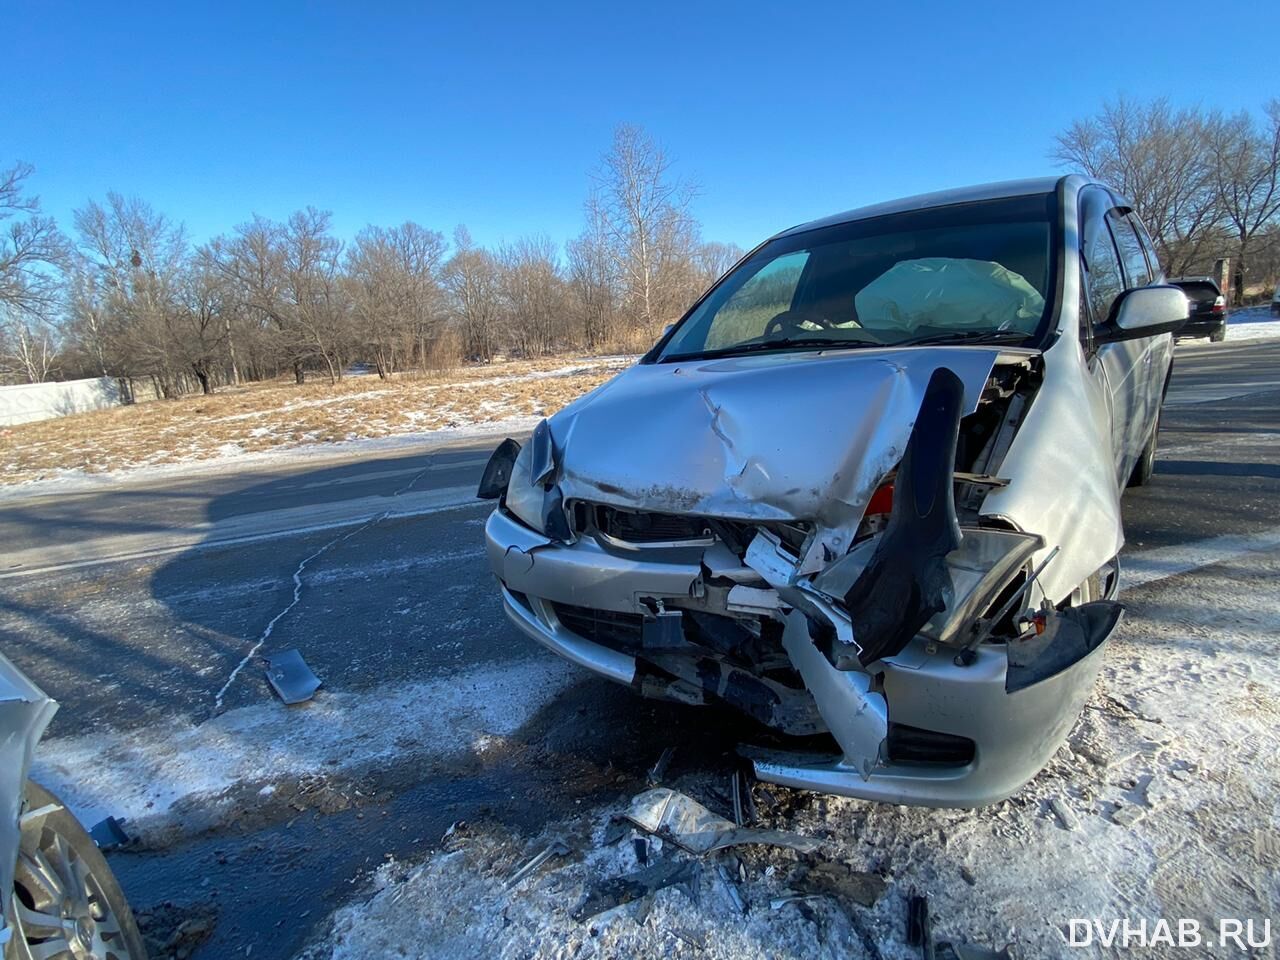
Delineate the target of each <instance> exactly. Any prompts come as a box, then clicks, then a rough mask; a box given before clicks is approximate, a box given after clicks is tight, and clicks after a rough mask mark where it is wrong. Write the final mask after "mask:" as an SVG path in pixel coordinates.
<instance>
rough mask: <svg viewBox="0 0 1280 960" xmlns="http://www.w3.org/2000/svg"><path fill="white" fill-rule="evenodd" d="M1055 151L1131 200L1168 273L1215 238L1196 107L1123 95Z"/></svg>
mask: <svg viewBox="0 0 1280 960" xmlns="http://www.w3.org/2000/svg"><path fill="white" fill-rule="evenodd" d="M1054 156H1055V158H1056V159H1057V160H1058V161H1059V162H1061V163H1062V164H1064V165H1066V166H1068V167H1074V168H1076V169H1078V170H1081V171H1082V172H1084V173H1087V174H1088V175H1090V176H1092V177H1096V178H1098V179H1099V180H1102V181H1104V182H1105V183H1107V184H1109V185H1110V186H1113V187H1115V188H1116V189H1118V190H1119V191H1120V192H1121V193H1122V194H1124V195H1125V196H1126V197H1128V198H1129V199H1130V200H1131V201H1132V202H1133V204H1134V206H1135V208H1136V209H1137V213H1138V216H1139V217H1140V218H1141V220H1142V222H1143V223H1144V224H1145V225H1146V227H1147V229H1148V230H1149V231H1150V232H1151V236H1152V239H1153V240H1154V241H1155V243H1156V246H1157V248H1158V252H1159V253H1160V257H1161V260H1162V261H1163V262H1164V265H1165V267H1166V268H1167V269H1168V271H1169V272H1170V273H1171V274H1180V273H1184V272H1185V271H1186V270H1187V268H1188V267H1189V266H1190V265H1191V264H1193V263H1195V262H1196V261H1197V260H1198V259H1200V258H1201V257H1202V255H1203V250H1204V248H1205V246H1206V244H1213V243H1215V242H1216V241H1217V239H1218V230H1217V228H1218V225H1219V223H1220V222H1221V220H1222V207H1221V203H1220V198H1219V193H1218V190H1217V189H1216V186H1215V182H1214V164H1213V158H1212V151H1211V149H1210V145H1209V131H1208V124H1207V122H1206V120H1205V118H1204V116H1203V115H1202V113H1201V112H1200V111H1199V110H1196V109H1183V110H1174V109H1173V108H1172V107H1171V106H1170V105H1169V103H1168V101H1167V100H1163V99H1160V100H1154V101H1152V102H1151V103H1148V104H1137V103H1134V102H1132V101H1129V100H1125V99H1123V98H1121V99H1119V100H1117V101H1115V102H1114V103H1108V104H1106V105H1105V106H1104V107H1103V109H1102V111H1101V112H1100V113H1099V114H1098V115H1097V116H1096V117H1089V118H1087V119H1083V120H1077V121H1075V123H1073V124H1072V125H1071V126H1070V127H1069V128H1068V129H1067V130H1066V131H1064V132H1063V133H1060V134H1058V136H1057V148H1056V150H1055V152H1054Z"/></svg>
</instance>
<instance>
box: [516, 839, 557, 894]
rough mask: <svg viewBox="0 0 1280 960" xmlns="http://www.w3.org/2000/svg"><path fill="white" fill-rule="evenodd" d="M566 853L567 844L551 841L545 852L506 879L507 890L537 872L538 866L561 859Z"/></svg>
mask: <svg viewBox="0 0 1280 960" xmlns="http://www.w3.org/2000/svg"><path fill="white" fill-rule="evenodd" d="M568 853H569V845H568V844H566V843H565V842H564V841H563V840H558V839H557V840H552V841H551V843H550V844H549V845H548V846H547V848H546V849H545V850H543V851H542V852H541V853H539V854H538V855H537V856H535V857H534V858H533V859H532V860H530V861H529V862H528V863H526V864H525V865H524V866H523V867H521V868H520V869H519V870H517V871H516V872H515V873H513V874H512V875H511V876H510V877H508V878H507V882H506V886H507V889H510V888H512V887H514V886H515V885H516V884H517V883H519V882H520V881H521V880H523V879H524V878H525V877H527V876H528V875H529V874H531V873H533V871H535V870H537V869H538V868H539V867H540V866H542V865H543V864H544V863H546V862H547V861H548V860H550V859H551V858H552V857H563V856H566V855H567V854H568Z"/></svg>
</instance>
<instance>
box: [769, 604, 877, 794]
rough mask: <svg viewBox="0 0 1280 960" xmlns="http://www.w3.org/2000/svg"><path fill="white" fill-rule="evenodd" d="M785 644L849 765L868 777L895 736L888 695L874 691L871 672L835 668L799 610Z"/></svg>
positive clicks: (789, 618) (791, 618)
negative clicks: (891, 737)
mask: <svg viewBox="0 0 1280 960" xmlns="http://www.w3.org/2000/svg"><path fill="white" fill-rule="evenodd" d="M782 645H783V647H785V648H786V651H787V654H788V655H789V656H790V657H791V662H792V663H793V664H795V667H796V669H797V670H798V671H799V672H800V676H801V677H803V678H804V685H805V686H806V687H807V688H808V689H809V692H810V693H811V694H813V699H814V700H815V701H816V702H817V704H818V710H819V711H820V712H821V713H822V718H823V719H824V720H825V721H826V722H827V726H828V727H829V728H830V730H831V735H832V736H833V737H835V739H836V743H838V744H840V749H841V750H843V751H844V756H845V762H846V763H848V764H849V765H850V766H851V767H852V768H853V769H855V770H857V771H858V773H859V774H860V775H861V776H862V778H863V779H864V780H865V779H867V778H868V777H870V776H871V771H872V770H874V769H875V768H876V767H877V766H878V765H879V764H880V762H881V760H882V756H881V750H882V748H883V746H884V741H885V738H886V737H887V736H888V735H889V709H888V705H887V704H886V702H885V698H884V696H883V695H882V694H880V693H875V692H873V691H872V690H871V677H870V676H869V675H867V674H866V673H863V672H862V671H860V670H847V671H846V670H837V669H836V668H835V667H834V666H832V665H831V662H830V661H829V660H828V659H827V657H826V656H825V655H824V654H823V653H822V652H821V651H820V650H819V649H818V648H817V646H816V645H815V644H814V641H813V637H812V635H811V633H810V630H809V622H808V620H807V619H806V618H805V616H804V614H803V613H801V612H800V611H798V610H795V611H792V612H791V613H789V614H787V616H786V625H785V627H784V628H783V631H782Z"/></svg>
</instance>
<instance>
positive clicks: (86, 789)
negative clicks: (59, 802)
mask: <svg viewBox="0 0 1280 960" xmlns="http://www.w3.org/2000/svg"><path fill="white" fill-rule="evenodd" d="M441 559H442V561H447V560H449V559H451V557H449V556H448V555H445V556H443V557H442V558H441ZM578 679H580V675H579V674H578V673H577V672H576V671H575V670H573V668H572V667H571V666H570V665H569V664H567V663H564V662H562V661H559V660H553V659H550V658H545V657H537V658H536V659H528V660H517V661H515V662H513V663H510V664H505V665H502V666H498V667H484V668H479V669H474V670H470V671H467V672H465V673H460V674H457V673H455V674H450V675H448V676H442V677H440V678H439V679H435V680H428V681H423V682H419V683H412V684H391V685H388V686H386V687H384V688H380V689H374V690H368V691H363V692H360V693H353V692H348V691H333V692H325V693H324V694H322V695H321V696H318V697H317V698H316V699H315V700H313V701H311V702H309V703H306V704H303V705H300V706H296V707H286V706H284V705H283V704H281V703H278V702H275V701H268V702H265V703H262V704H255V705H253V706H248V707H240V708H238V709H235V710H230V711H228V712H226V713H224V714H222V715H220V716H217V717H214V718H213V719H212V720H209V721H207V722H205V723H199V724H197V723H192V722H189V721H186V720H182V719H177V718H175V719H174V720H172V721H171V722H169V723H166V724H160V725H155V726H151V727H147V728H145V729H142V730H131V731H126V732H119V731H114V730H105V731H95V732H93V733H88V734H84V735H83V736H75V737H60V738H57V739H53V740H46V741H44V742H42V743H41V744H40V749H39V752H38V753H37V756H36V761H35V766H34V768H33V775H34V776H36V777H37V778H38V779H39V780H40V782H41V783H43V784H45V785H46V786H47V787H49V788H50V789H52V790H54V791H55V792H56V793H57V794H58V795H59V796H60V797H61V798H62V799H63V800H64V801H65V802H66V803H67V805H68V806H69V807H71V809H72V810H74V811H75V813H76V815H77V816H78V817H79V818H80V819H81V820H82V821H84V822H85V823H95V822H96V821H98V820H99V819H101V818H102V817H104V816H106V815H108V814H111V815H113V816H116V817H121V818H125V819H127V820H128V821H129V825H130V831H131V832H132V833H133V834H135V835H137V836H140V837H142V838H143V839H144V840H150V839H154V838H155V837H158V836H163V835H167V834H168V833H170V832H172V831H174V830H182V829H184V828H190V829H206V828H207V827H208V826H209V825H210V824H211V823H216V822H217V821H218V819H219V817H220V816H221V815H222V809H221V808H222V807H224V806H227V805H229V804H230V803H231V802H232V801H233V800H234V799H235V798H233V797H231V796H230V793H231V792H232V791H233V788H234V789H236V790H238V791H239V792H241V793H243V792H244V791H246V790H249V791H260V792H261V795H262V796H268V795H269V794H270V793H271V792H273V791H274V789H275V786H274V785H275V784H277V783H286V784H287V783H291V782H292V783H294V784H296V782H297V781H298V780H299V779H302V778H306V777H320V776H323V777H326V778H328V777H333V776H340V777H343V778H347V779H352V778H356V777H359V776H361V775H362V774H363V773H364V772H367V771H368V770H369V769H372V768H374V767H376V766H380V765H381V766H385V765H387V764H389V763H390V762H392V761H394V762H396V763H404V762H406V761H407V760H412V759H414V758H417V757H431V758H443V757H449V756H453V755H456V754H460V753H467V752H471V751H477V750H483V749H484V748H485V745H486V744H487V743H489V742H490V740H491V739H492V738H494V737H502V736H506V735H508V734H510V733H511V732H512V731H514V730H516V729H518V728H519V727H521V726H522V725H523V724H524V723H526V722H527V721H528V719H529V718H530V717H531V716H533V714H534V713H536V712H537V711H538V710H539V709H540V708H541V707H542V706H543V705H544V704H546V703H548V702H549V701H551V700H553V699H554V698H555V697H556V696H557V695H558V694H559V693H560V692H561V691H562V690H563V689H565V688H566V687H567V686H568V685H569V684H570V683H572V682H574V681H576V680H578ZM209 706H210V709H211V710H212V708H213V706H214V701H213V697H212V693H211V695H210V701H209ZM191 818H197V819H196V822H195V823H194V824H192V823H186V822H185V821H187V820H189V819H191Z"/></svg>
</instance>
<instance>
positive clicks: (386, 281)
mask: <svg viewBox="0 0 1280 960" xmlns="http://www.w3.org/2000/svg"><path fill="white" fill-rule="evenodd" d="M444 253H445V240H444V236H443V235H441V234H440V233H437V232H436V231H434V230H427V229H425V228H423V227H421V226H419V225H418V224H416V223H405V224H402V225H401V226H399V227H393V228H391V229H385V228H382V227H366V228H365V229H364V230H362V231H361V232H360V233H359V234H358V235H357V237H356V240H355V243H354V244H353V245H352V246H351V248H350V249H349V250H348V251H347V260H346V279H345V283H346V286H347V290H348V295H349V297H350V300H351V305H352V310H353V311H354V315H355V318H356V322H357V325H358V330H359V343H360V345H361V347H362V348H363V349H365V350H367V351H371V352H372V355H373V359H374V365H375V367H376V368H377V371H378V376H380V377H382V378H383V379H384V380H385V379H386V378H387V377H389V376H390V375H391V374H392V373H394V372H395V370H396V369H397V366H398V363H399V361H400V359H401V358H402V357H405V356H408V355H410V354H411V353H412V352H413V351H414V349H415V348H416V349H418V350H419V351H420V353H421V357H422V359H423V362H424V363H425V361H426V358H427V355H428V352H429V350H430V346H431V344H432V342H434V340H435V338H436V337H437V336H438V335H439V333H440V332H441V331H440V326H441V324H442V321H443V317H442V294H441V290H440V285H439V273H440V266H441V262H442V261H443V260H444Z"/></svg>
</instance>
